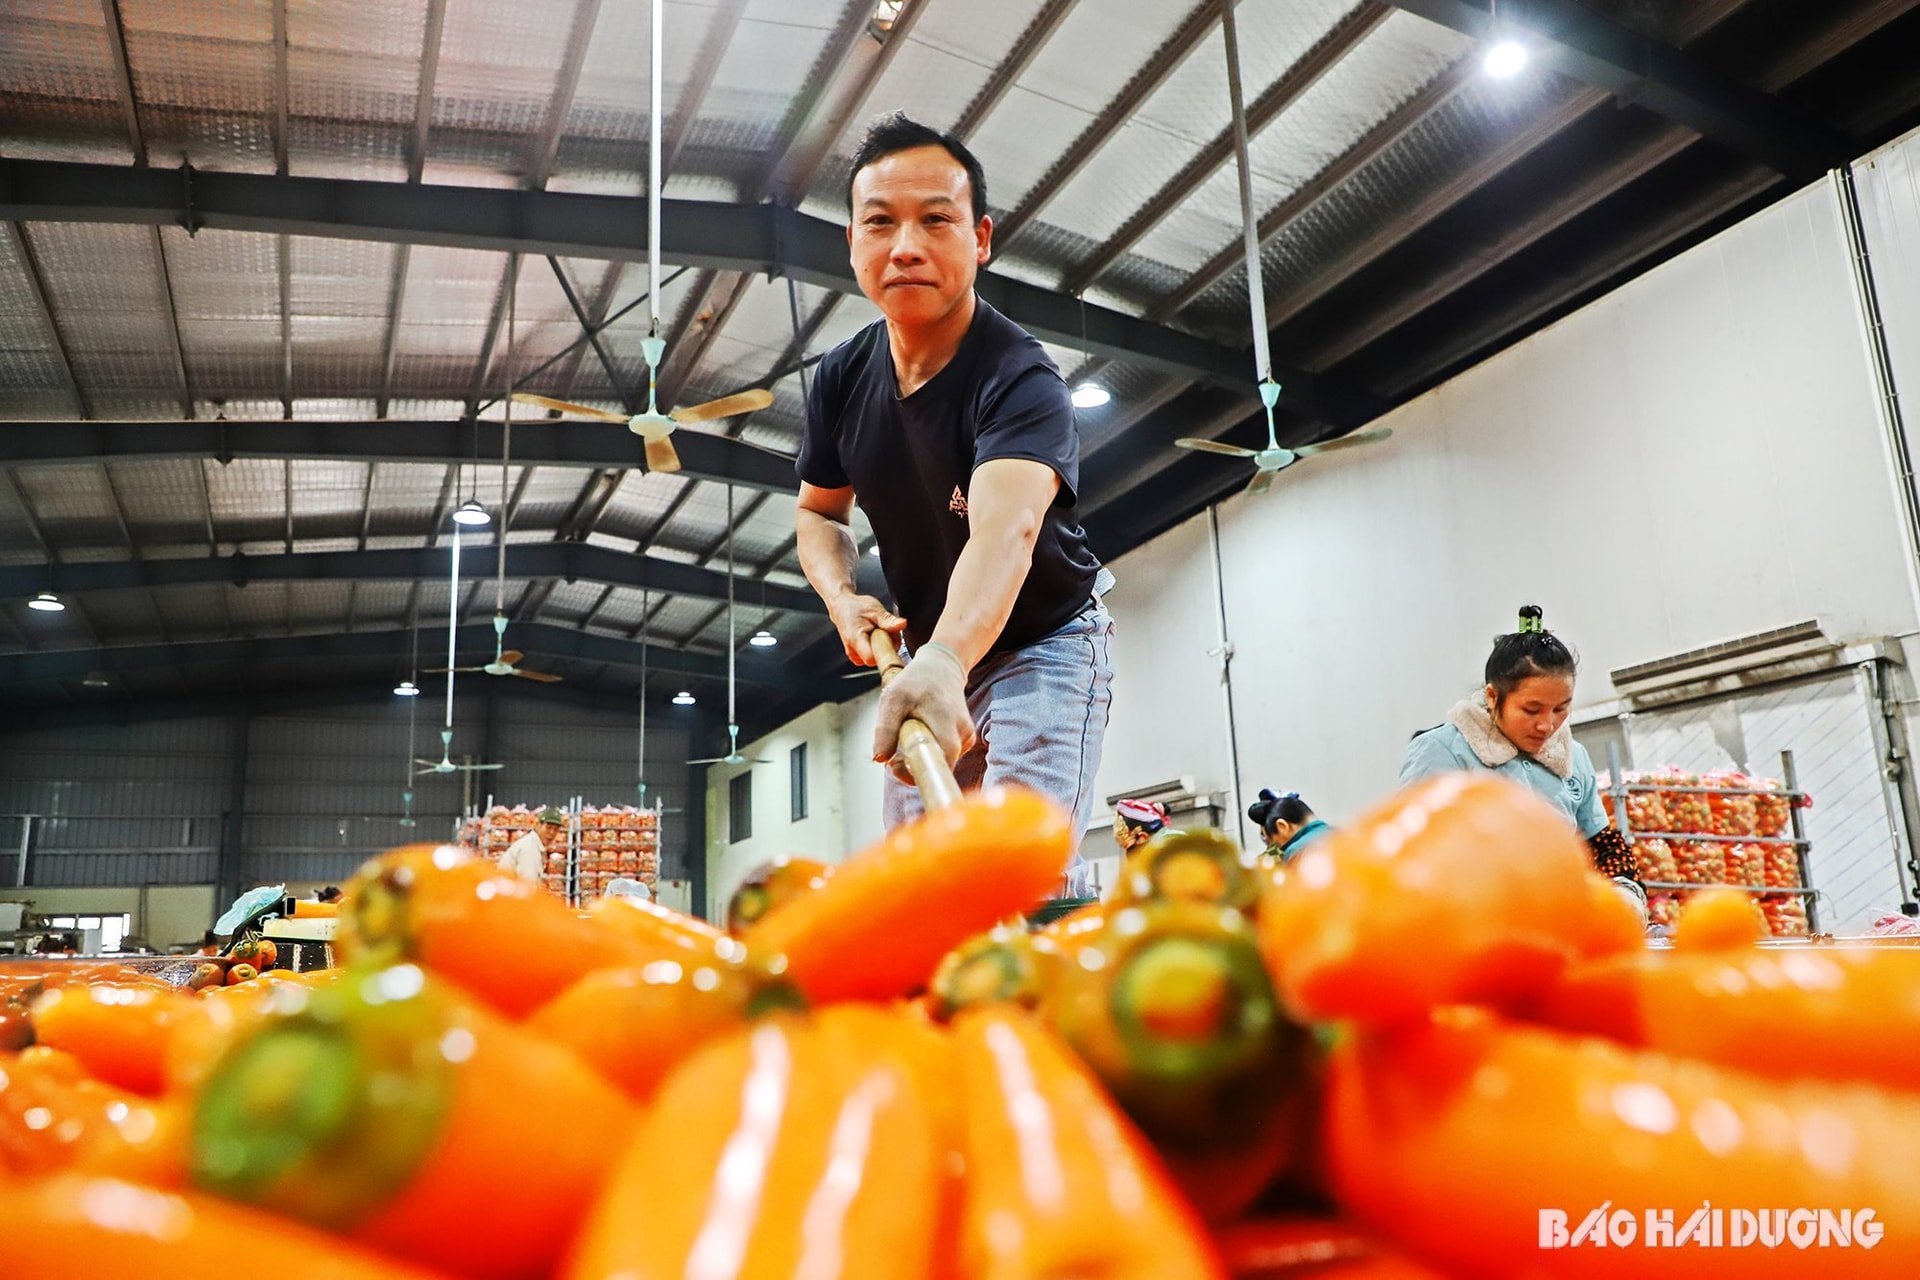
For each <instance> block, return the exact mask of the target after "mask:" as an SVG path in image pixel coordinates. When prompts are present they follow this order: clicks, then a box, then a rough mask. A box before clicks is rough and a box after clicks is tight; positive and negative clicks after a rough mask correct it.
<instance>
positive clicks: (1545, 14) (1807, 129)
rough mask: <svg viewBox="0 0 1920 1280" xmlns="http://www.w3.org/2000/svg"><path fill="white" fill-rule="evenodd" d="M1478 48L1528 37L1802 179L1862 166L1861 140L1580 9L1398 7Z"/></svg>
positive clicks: (1661, 111)
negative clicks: (1509, 35) (1505, 37)
mask: <svg viewBox="0 0 1920 1280" xmlns="http://www.w3.org/2000/svg"><path fill="white" fill-rule="evenodd" d="M1392 3H1393V4H1395V5H1396V6H1398V7H1399V8H1401V9H1405V10H1406V11H1407V12H1408V13H1413V14H1418V15H1419V16H1420V17H1422V18H1425V19H1427V20H1428V21H1430V22H1437V23H1439V24H1440V25H1441V26H1444V27H1450V28H1452V29H1453V30H1455V31H1458V32H1460V33H1461V34H1462V35H1466V36H1469V37H1471V38H1473V39H1475V40H1488V39H1492V38H1497V37H1498V36H1499V35H1501V34H1503V33H1506V32H1518V33H1521V36H1522V38H1524V39H1528V40H1529V41H1530V42H1531V43H1532V44H1534V45H1535V46H1536V54H1537V56H1538V57H1539V59H1540V61H1541V62H1542V63H1543V64H1544V65H1546V66H1547V67H1550V68H1552V69H1553V70H1556V71H1559V72H1561V73H1563V74H1565V75H1568V76H1571V77H1573V78H1574V79H1576V80H1583V81H1585V82H1586V83H1588V84H1590V85H1593V86H1595V87H1596V88H1600V89H1605V90H1606V91H1607V92H1609V93H1611V94H1613V95H1615V96H1616V97H1618V98H1619V99H1620V100H1621V101H1622V102H1630V103H1633V104H1634V105H1636V106H1640V107H1644V108H1646V109H1647V110H1649V111H1652V112H1654V113H1655V114H1657V115H1662V116H1665V117H1666V118H1667V119H1669V120H1671V121H1673V122H1674V123H1675V124H1681V125H1685V126H1686V127H1687V128H1689V129H1692V130H1693V131H1694V132H1695V133H1698V134H1700V135H1702V136H1703V137H1707V138H1711V139H1713V140H1714V141H1716V142H1718V143H1720V144H1722V145H1723V146H1726V147H1728V148H1729V149H1731V150H1733V151H1736V152H1738V153H1740V154H1741V155H1744V156H1746V157H1748V158H1749V159H1751V160H1754V161H1756V162H1757V163H1760V164H1764V165H1766V166H1767V167H1768V168H1770V169H1772V170H1774V172H1776V173H1779V174H1782V175H1785V176H1786V177H1790V178H1794V179H1797V180H1804V179H1809V178H1813V177H1816V176H1818V175H1819V174H1821V173H1823V172H1825V171H1826V170H1828V169H1830V168H1833V167H1834V166H1835V165H1840V164H1845V163H1847V162H1848V161H1850V160H1852V159H1853V158H1854V156H1855V155H1856V154H1858V152H1859V151H1860V149H1861V144H1860V143H1859V142H1858V140H1856V139H1854V138H1853V137H1851V136H1849V135H1848V134H1846V133H1844V132H1842V131H1841V130H1839V129H1835V128H1833V127H1832V126H1830V125H1828V124H1826V123H1825V122H1823V121H1820V120H1817V119H1815V118H1814V117H1812V116H1810V115H1807V114H1806V113H1804V112H1802V111H1799V110H1797V109H1796V108H1794V107H1792V106H1790V105H1788V104H1787V103H1785V102H1783V101H1781V100H1780V99H1779V98H1776V97H1774V96H1772V95H1771V94H1767V93H1762V92H1761V91H1760V90H1758V89H1754V88H1750V87H1748V86H1747V85H1743V84H1740V83H1738V82H1736V81H1733V80H1729V79H1726V78H1724V77H1722V76H1718V75H1715V74H1714V73H1713V72H1711V71H1708V70H1707V69H1706V68H1705V67H1702V66H1701V65H1700V64H1699V63H1697V62H1695V61H1694V60H1693V59H1691V58H1689V57H1687V56H1686V55H1685V54H1683V53H1681V52H1680V51H1679V50H1677V49H1674V48H1671V47H1670V46H1667V45H1664V44H1661V43H1659V42H1658V41H1654V40H1648V39H1646V38H1645V37H1643V36H1639V35H1636V34H1634V33H1633V32H1632V31H1629V30H1628V29H1627V28H1625V27H1623V26H1621V25H1619V24H1618V23H1616V22H1613V21H1611V20H1609V19H1607V18H1605V17H1603V16H1601V15H1600V14H1598V13H1596V12H1594V11H1593V10H1592V9H1589V8H1587V7H1585V6H1583V5H1581V4H1578V3H1575V2H1574V0H1507V3H1505V4H1502V5H1500V6H1499V21H1498V22H1497V23H1496V22H1495V20H1494V4H1493V0H1392Z"/></svg>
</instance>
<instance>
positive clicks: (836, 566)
mask: <svg viewBox="0 0 1920 1280" xmlns="http://www.w3.org/2000/svg"><path fill="white" fill-rule="evenodd" d="M852 517H853V489H852V488H851V487H850V486H849V487H847V488H842V489H822V488H821V487H819V486H818V485H811V484H808V483H806V482H805V481H804V480H803V481H801V483H800V498H799V501H798V503H797V505H796V506H795V508H794V530H793V533H794V546H795V547H796V548H797V549H798V550H799V552H800V569H801V571H802V572H803V573H805V574H806V575H807V581H808V582H809V583H811V584H812V585H813V589H814V591H815V593H816V594H818V595H819V597H820V599H821V600H822V601H823V602H824V603H825V604H826V606H827V616H829V617H830V618H832V619H833V625H834V629H835V630H837V631H838V632H839V633H840V643H841V645H842V646H843V647H844V648H845V649H846V651H847V659H848V661H850V662H852V663H854V664H855V665H856V666H862V667H870V666H872V665H873V642H872V641H871V640H870V639H869V638H868V633H869V632H871V631H872V630H873V629H874V628H875V627H884V628H886V629H887V630H888V631H892V632H894V633H895V634H898V633H899V632H900V631H902V630H904V629H905V628H906V625H907V620H906V619H905V618H901V617H897V616H895V615H894V614H893V613H892V612H891V611H890V610H889V609H888V608H887V606H886V605H885V604H883V603H881V602H880V601H878V600H876V599H874V598H873V597H872V596H866V595H861V594H860V592H859V590H858V589H857V588H856V587H855V585H854V574H855V571H856V570H857V569H858V568H859V565H860V546H859V543H858V542H856V541H855V539H854V536H853V526H852V524H851V523H850V521H851V520H852Z"/></svg>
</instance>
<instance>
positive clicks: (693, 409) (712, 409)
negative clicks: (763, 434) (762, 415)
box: [667, 387, 773, 422]
mask: <svg viewBox="0 0 1920 1280" xmlns="http://www.w3.org/2000/svg"><path fill="white" fill-rule="evenodd" d="M772 403H773V392H771V391H763V390H761V389H760V388H758V387H755V388H754V389H753V390H751V391H736V392H734V393H733V394H732V395H730V396H721V397H720V398H719V399H718V400H709V401H707V402H706V403H705V404H695V405H688V406H687V407H686V408H684V409H675V410H674V411H673V412H672V413H670V414H668V415H667V416H668V417H670V418H672V419H673V420H674V421H675V422H712V421H713V420H714V419H716V418H737V417H739V416H740V415H741V414H743V413H753V412H754V411H756V410H759V409H764V408H766V407H767V406H768V405H770V404H772Z"/></svg>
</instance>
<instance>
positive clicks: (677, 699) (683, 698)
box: [673, 689, 693, 707]
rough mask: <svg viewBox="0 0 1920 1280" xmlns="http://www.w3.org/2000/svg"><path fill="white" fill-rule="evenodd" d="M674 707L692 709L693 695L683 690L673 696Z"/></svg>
mask: <svg viewBox="0 0 1920 1280" xmlns="http://www.w3.org/2000/svg"><path fill="white" fill-rule="evenodd" d="M673 705H674V706H676V707H690V706H692V705H693V695H692V694H691V693H688V692H687V691H686V690H685V689H682V690H681V691H680V692H678V693H676V694H674V695H673Z"/></svg>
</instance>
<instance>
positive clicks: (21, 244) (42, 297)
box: [7, 222, 93, 418]
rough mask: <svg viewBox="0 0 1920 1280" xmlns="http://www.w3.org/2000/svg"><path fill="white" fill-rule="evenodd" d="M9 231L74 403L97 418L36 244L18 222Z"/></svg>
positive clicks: (84, 416)
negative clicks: (36, 253)
mask: <svg viewBox="0 0 1920 1280" xmlns="http://www.w3.org/2000/svg"><path fill="white" fill-rule="evenodd" d="M7 230H8V232H9V234H11V235H12V237H13V251H14V252H15V253H16V254H18V255H19V256H20V265H21V266H22V267H24V268H25V272H26V277H27V292H28V293H30V294H31V295H33V307H34V312H35V314H36V315H38V316H39V317H40V326H41V327H42V328H43V329H45V330H46V332H47V341H48V342H50V343H52V345H53V354H54V355H56V356H58V357H59V358H60V368H61V370H62V371H63V372H64V373H65V374H66V375H67V386H68V387H69V388H71V389H72V391H73V402H74V404H75V405H77V406H78V407H79V409H80V416H81V417H82V418H91V417H93V404H92V402H91V401H90V400H89V399H88V398H87V392H86V388H84V387H82V386H81V385H80V375H79V373H78V372H77V371H76V370H75V369H74V367H73V355H72V353H71V352H69V351H68V350H67V340H66V338H65V337H63V336H62V335H61V333H60V324H59V322H58V321H57V320H55V319H54V318H53V304H52V303H50V302H48V301H47V280H46V277H45V276H44V275H42V274H41V271H40V261H39V259H38V258H37V257H35V256H34V252H33V245H32V244H31V243H29V242H28V240H27V229H26V228H25V227H24V226H21V225H20V224H19V223H18V222H9V223H8V224H7Z"/></svg>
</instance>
